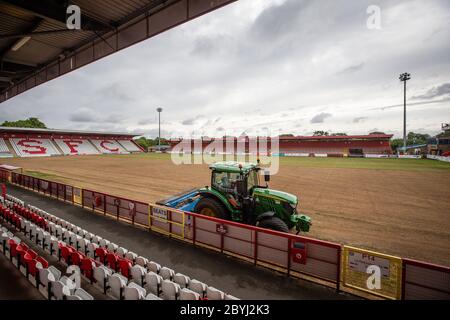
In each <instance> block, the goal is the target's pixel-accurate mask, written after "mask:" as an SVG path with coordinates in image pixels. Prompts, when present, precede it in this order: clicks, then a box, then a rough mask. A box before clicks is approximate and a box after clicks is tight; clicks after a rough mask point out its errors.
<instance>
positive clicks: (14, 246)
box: [8, 239, 17, 259]
mask: <svg viewBox="0 0 450 320" xmlns="http://www.w3.org/2000/svg"><path fill="white" fill-rule="evenodd" d="M8 245H9V255H10V258H11V259H12V258H13V257H17V243H16V242H15V241H14V240H13V239H9V240H8Z"/></svg>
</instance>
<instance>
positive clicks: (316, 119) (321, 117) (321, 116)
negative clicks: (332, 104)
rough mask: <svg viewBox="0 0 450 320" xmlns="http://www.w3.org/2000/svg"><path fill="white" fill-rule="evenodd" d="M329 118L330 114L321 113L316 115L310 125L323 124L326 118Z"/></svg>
mask: <svg viewBox="0 0 450 320" xmlns="http://www.w3.org/2000/svg"><path fill="white" fill-rule="evenodd" d="M329 117H331V113H326V112H322V113H319V114H316V115H315V116H314V117H313V118H312V119H311V121H310V122H311V123H323V122H324V121H325V119H326V118H329Z"/></svg>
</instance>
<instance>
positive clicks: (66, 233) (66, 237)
mask: <svg viewBox="0 0 450 320" xmlns="http://www.w3.org/2000/svg"><path fill="white" fill-rule="evenodd" d="M63 230H64V234H63V237H62V240H63V241H64V242H67V243H69V242H70V236H71V235H72V234H73V232H72V231H70V230H68V229H63Z"/></svg>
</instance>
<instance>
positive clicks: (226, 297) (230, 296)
mask: <svg viewBox="0 0 450 320" xmlns="http://www.w3.org/2000/svg"><path fill="white" fill-rule="evenodd" d="M225 300H240V299H239V298H236V297H235V296H232V295H231V294H226V295H225Z"/></svg>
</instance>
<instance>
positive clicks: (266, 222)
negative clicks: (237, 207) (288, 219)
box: [257, 217, 289, 232]
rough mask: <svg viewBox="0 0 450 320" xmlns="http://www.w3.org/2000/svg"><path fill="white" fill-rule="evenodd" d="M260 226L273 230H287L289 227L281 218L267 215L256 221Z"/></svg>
mask: <svg viewBox="0 0 450 320" xmlns="http://www.w3.org/2000/svg"><path fill="white" fill-rule="evenodd" d="M257 226H258V227H260V228H266V229H271V230H275V231H281V232H289V228H288V226H287V225H286V223H284V221H283V220H281V219H280V218H278V217H268V218H265V219H263V220H261V221H259V222H258V224H257Z"/></svg>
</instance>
